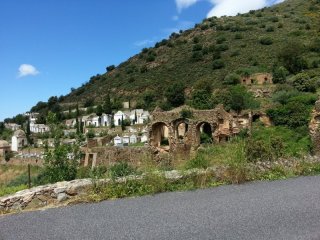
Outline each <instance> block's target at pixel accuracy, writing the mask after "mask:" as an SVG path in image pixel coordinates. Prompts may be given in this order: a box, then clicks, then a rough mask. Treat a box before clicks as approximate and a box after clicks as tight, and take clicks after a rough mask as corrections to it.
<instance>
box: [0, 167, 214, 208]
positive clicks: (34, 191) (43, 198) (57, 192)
mask: <svg viewBox="0 0 320 240" xmlns="http://www.w3.org/2000/svg"><path fill="white" fill-rule="evenodd" d="M215 170H216V169H214V168H210V169H207V170H198V169H195V170H189V171H186V172H182V171H177V170H173V171H166V172H163V173H161V172H159V173H158V174H164V177H165V178H166V179H167V180H178V179H181V178H183V177H186V176H189V175H191V174H204V173H208V172H214V171H215ZM144 176H145V175H138V176H128V177H123V178H118V179H116V180H115V182H117V183H123V182H126V181H128V180H141V179H143V178H144ZM112 181H113V180H111V179H100V180H95V181H93V180H92V179H80V180H73V181H70V182H58V183H55V184H49V185H45V186H39V187H35V188H31V189H27V190H23V191H19V192H17V193H15V194H13V195H10V196H5V197H1V198H0V214H1V212H11V211H21V210H24V209H26V210H28V209H37V208H41V207H45V206H48V205H51V206H55V205H59V204H61V203H63V202H64V201H66V200H72V198H76V197H79V196H81V195H85V194H88V193H89V191H90V189H92V187H93V186H94V184H108V183H110V182H112Z"/></svg>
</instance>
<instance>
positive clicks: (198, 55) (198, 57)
mask: <svg viewBox="0 0 320 240" xmlns="http://www.w3.org/2000/svg"><path fill="white" fill-rule="evenodd" d="M202 59H203V54H202V52H199V51H196V52H193V53H192V60H193V61H195V62H197V61H201V60H202Z"/></svg>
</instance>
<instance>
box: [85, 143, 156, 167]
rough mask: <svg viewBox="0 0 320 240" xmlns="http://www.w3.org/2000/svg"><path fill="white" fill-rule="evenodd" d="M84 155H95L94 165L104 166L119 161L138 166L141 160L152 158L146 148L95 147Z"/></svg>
mask: <svg viewBox="0 0 320 240" xmlns="http://www.w3.org/2000/svg"><path fill="white" fill-rule="evenodd" d="M86 154H97V155H96V163H95V165H104V166H109V165H113V164H114V163H116V162H120V161H126V162H129V163H131V164H133V165H135V166H139V165H140V163H141V161H142V160H143V159H146V158H151V157H152V156H151V151H150V149H149V148H148V147H96V148H92V149H88V150H87V152H86ZM89 166H91V165H90V163H89Z"/></svg>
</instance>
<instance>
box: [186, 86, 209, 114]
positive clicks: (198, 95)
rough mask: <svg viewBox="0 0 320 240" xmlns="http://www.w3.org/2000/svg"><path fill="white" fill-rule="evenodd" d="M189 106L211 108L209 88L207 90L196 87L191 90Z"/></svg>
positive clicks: (202, 108)
mask: <svg viewBox="0 0 320 240" xmlns="http://www.w3.org/2000/svg"><path fill="white" fill-rule="evenodd" d="M191 106H192V107H194V108H196V109H201V110H204V109H212V108H213V102H212V94H211V90H210V91H207V90H205V89H201V90H200V89H196V90H194V91H193V92H192V96H191Z"/></svg>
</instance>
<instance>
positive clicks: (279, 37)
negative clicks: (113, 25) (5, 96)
mask: <svg viewBox="0 0 320 240" xmlns="http://www.w3.org/2000/svg"><path fill="white" fill-rule="evenodd" d="M319 26H320V1H319V0H287V1H285V2H284V3H281V4H278V5H275V6H273V7H270V8H263V9H260V10H257V11H250V12H249V13H246V14H239V15H238V16H235V17H221V18H216V17H213V18H209V19H205V20H204V21H203V22H202V23H200V24H196V26H195V27H194V28H192V29H189V30H186V31H180V32H179V33H172V34H171V36H170V37H169V39H164V40H162V41H160V42H158V43H156V44H155V46H154V47H152V48H145V49H143V50H142V51H141V52H140V53H139V54H137V55H135V56H133V57H131V58H130V59H128V60H127V61H125V62H123V63H121V64H120V65H119V66H114V65H111V66H107V67H106V70H107V72H106V73H104V74H102V75H100V74H97V75H96V76H93V77H91V78H90V80H89V81H88V82H86V83H84V84H83V85H82V86H81V87H79V88H77V89H75V88H72V89H71V92H70V94H68V95H66V96H60V97H55V96H53V97H50V98H49V100H48V102H39V103H38V104H37V105H36V106H34V107H33V108H32V109H31V110H32V111H36V112H40V113H42V116H43V117H42V120H43V121H45V116H46V114H47V113H48V111H52V112H55V113H57V115H58V117H59V119H61V120H63V119H65V118H68V117H71V116H72V114H67V115H63V114H60V113H61V112H62V110H68V109H69V110H70V109H75V108H76V105H77V104H79V106H80V107H82V106H83V107H89V111H87V113H91V112H95V111H96V110H94V109H93V108H92V107H93V106H94V105H96V106H97V105H102V106H103V104H104V103H105V101H106V97H107V98H111V102H110V104H111V108H112V109H114V110H117V109H119V108H121V101H130V102H131V103H135V105H136V107H138V108H145V109H149V110H152V109H153V108H154V107H155V106H160V107H161V108H162V109H164V110H168V109H171V108H173V107H177V106H180V105H182V104H188V105H191V106H192V107H194V108H197V109H211V108H213V107H215V106H216V105H217V104H220V103H222V104H224V106H225V108H226V109H227V110H231V109H233V110H235V111H241V110H243V109H258V108H261V109H262V110H263V111H267V112H268V115H269V116H270V117H271V118H273V120H275V122H276V125H286V126H289V127H293V126H294V127H297V126H298V127H299V126H301V125H303V124H305V123H306V121H307V120H308V117H309V112H310V107H311V106H312V105H313V103H314V101H315V100H316V98H317V96H316V95H313V94H315V93H316V91H317V89H318V87H319V85H320V80H319V76H320V27H319ZM254 73H271V74H272V75H273V81H274V83H276V85H277V86H275V87H274V88H273V95H274V96H273V97H272V98H269V99H254V98H253V94H251V93H250V91H248V90H250V87H248V86H246V87H244V86H240V85H239V83H240V80H241V79H242V78H244V77H249V76H250V75H252V74H254ZM286 91H288V92H289V93H285V92H286ZM286 94H287V95H286ZM288 94H289V95H288ZM109 96H110V97H109ZM307 98H308V99H309V101H308V99H307ZM279 99H280V100H279ZM281 99H287V100H288V101H286V102H284V101H282V100H281ZM289 99H293V100H291V101H289ZM304 105H307V106H308V107H307V108H306V109H305V110H304V111H302V112H297V111H296V109H301V108H303V106H304ZM100 109H101V107H100ZM295 113H296V114H295ZM299 114H304V115H303V116H299ZM288 115H289V117H291V115H294V116H295V117H294V118H293V120H294V121H296V123H293V122H292V121H291V122H290V123H289V122H288V121H287V120H286V119H280V118H281V116H283V117H284V118H285V117H286V116H288ZM297 122H299V123H297Z"/></svg>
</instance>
